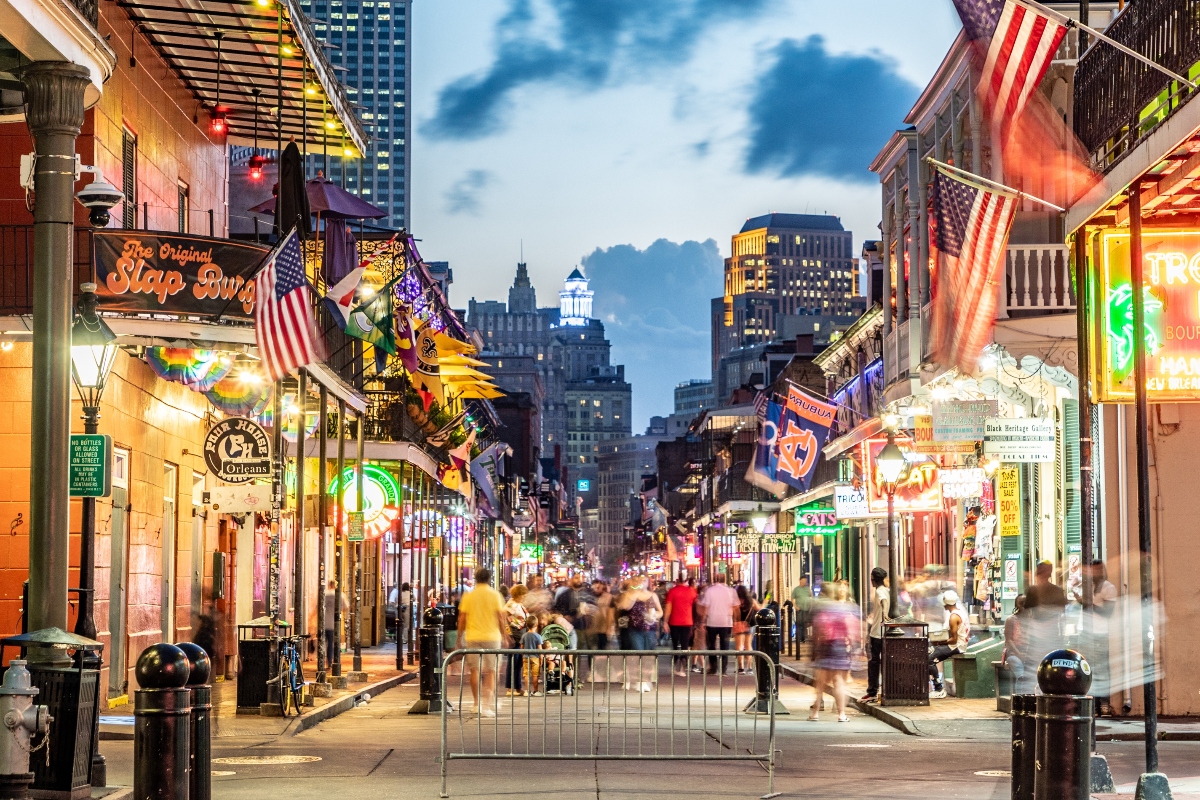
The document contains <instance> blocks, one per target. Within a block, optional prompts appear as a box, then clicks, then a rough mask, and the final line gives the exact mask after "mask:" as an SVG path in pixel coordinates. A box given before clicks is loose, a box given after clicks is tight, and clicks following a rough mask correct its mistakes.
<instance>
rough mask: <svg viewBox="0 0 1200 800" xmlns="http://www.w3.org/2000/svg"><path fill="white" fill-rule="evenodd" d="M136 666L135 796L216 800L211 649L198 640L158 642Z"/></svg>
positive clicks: (137, 799) (139, 798)
mask: <svg viewBox="0 0 1200 800" xmlns="http://www.w3.org/2000/svg"><path fill="white" fill-rule="evenodd" d="M135 669H136V674H137V682H138V685H139V686H140V687H142V688H140V689H138V690H137V691H136V692H134V710H133V717H134V722H133V798H134V800H211V798H212V774H211V770H212V686H211V685H209V683H208V679H209V673H210V672H211V669H212V665H211V663H210V662H209V658H208V654H207V653H205V652H204V648H202V647H200V645H197V644H193V643H192V642H184V643H182V644H179V645H173V644H153V645H150V646H149V647H147V648H146V649H145V650H143V651H142V655H141V656H140V657H139V658H138V660H137V666H136V668H135Z"/></svg>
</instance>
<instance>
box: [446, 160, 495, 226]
mask: <svg viewBox="0 0 1200 800" xmlns="http://www.w3.org/2000/svg"><path fill="white" fill-rule="evenodd" d="M495 179H496V176H495V175H493V174H492V173H491V172H489V171H488V170H486V169H472V170H467V173H466V174H465V175H463V176H462V177H461V178H459V179H458V180H456V181H455V182H454V183H453V184H451V186H450V188H449V189H447V190H446V195H445V197H446V211H447V212H449V213H451V214H470V215H472V216H478V215H479V212H480V202H479V195H480V193H481V192H482V191H483V190H484V189H486V188H487V187H488V186H489V185H491V184H492V183H494V182H495Z"/></svg>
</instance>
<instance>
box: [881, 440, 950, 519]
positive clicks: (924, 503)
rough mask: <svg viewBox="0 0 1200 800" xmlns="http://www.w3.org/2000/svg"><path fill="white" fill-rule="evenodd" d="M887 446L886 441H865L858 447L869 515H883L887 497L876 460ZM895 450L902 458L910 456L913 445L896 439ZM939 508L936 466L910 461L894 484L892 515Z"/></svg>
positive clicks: (939, 497) (939, 494)
mask: <svg viewBox="0 0 1200 800" xmlns="http://www.w3.org/2000/svg"><path fill="white" fill-rule="evenodd" d="M886 444H887V438H886V437H881V438H876V439H867V440H866V441H864V442H863V443H862V448H863V461H862V463H863V465H864V468H865V472H866V475H867V476H868V480H867V503H868V505H869V506H870V508H871V511H872V512H873V513H885V514H886V513H887V505H888V496H887V492H885V491H884V480H883V473H882V472H880V470H879V465H878V464H877V463H876V458H877V457H878V455H879V452H880V451H881V450H883V448H884V446H885V445H886ZM896 446H897V447H899V448H900V449H901V450H902V451H903V452H904V453H905V454H908V453H912V452H914V451H913V445H912V442H910V441H909V440H908V439H900V438H897V439H896ZM941 508H942V487H941V485H940V484H938V467H937V464H935V463H933V462H932V461H929V460H928V459H926V460H924V461H912V462H910V463H909V465H908V472H907V473H906V474H904V475H901V477H900V480H899V481H897V482H896V496H895V509H896V511H938V510H940V509H941Z"/></svg>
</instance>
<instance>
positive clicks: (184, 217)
mask: <svg viewBox="0 0 1200 800" xmlns="http://www.w3.org/2000/svg"><path fill="white" fill-rule="evenodd" d="M178 190H179V232H180V233H187V232H188V212H190V211H191V207H190V205H189V204H188V185H187V184H186V183H184V182H183V181H179V186H178Z"/></svg>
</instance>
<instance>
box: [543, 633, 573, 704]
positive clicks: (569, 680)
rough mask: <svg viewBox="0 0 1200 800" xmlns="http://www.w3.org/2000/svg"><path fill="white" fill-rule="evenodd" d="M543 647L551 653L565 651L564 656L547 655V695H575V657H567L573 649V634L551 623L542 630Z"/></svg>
mask: <svg viewBox="0 0 1200 800" xmlns="http://www.w3.org/2000/svg"><path fill="white" fill-rule="evenodd" d="M541 633H542V642H543V645H542V646H543V647H544V648H545V649H547V650H551V651H563V653H564V654H563V655H547V656H546V658H545V662H546V694H559V693H560V692H561V693H562V694H566V695H573V694H575V663H574V657H573V656H569V655H566V654H565V652H566V651H568V650H570V649H571V634H570V632H569V631H567V629H566V628H564V627H563V626H562V625H558V624H555V623H553V622H551V623H550V624H548V625H546V626H545V627H543V628H542V632H541Z"/></svg>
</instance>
